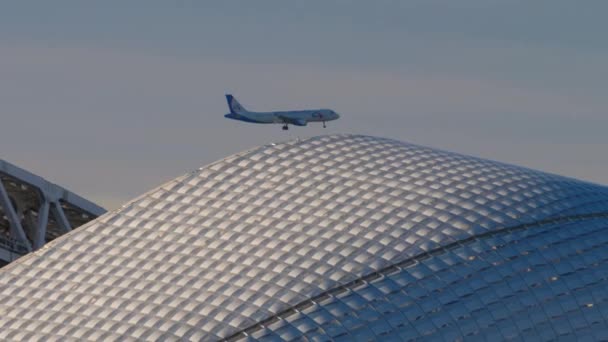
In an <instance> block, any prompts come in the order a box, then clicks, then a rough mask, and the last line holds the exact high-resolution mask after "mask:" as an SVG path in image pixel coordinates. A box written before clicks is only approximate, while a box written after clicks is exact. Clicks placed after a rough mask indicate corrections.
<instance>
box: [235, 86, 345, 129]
mask: <svg viewBox="0 0 608 342" xmlns="http://www.w3.org/2000/svg"><path fill="white" fill-rule="evenodd" d="M226 100H227V101H228V109H230V113H228V114H226V115H224V116H225V117H226V118H229V119H233V120H240V121H245V122H252V123H261V124H273V123H278V124H283V125H284V129H286V128H287V125H296V126H306V124H308V123H309V122H323V125H324V126H325V122H326V121H332V120H336V119H338V118H339V117H340V115H338V113H336V112H334V111H333V110H331V109H312V110H290V111H280V112H252V111H248V110H246V109H245V108H244V107H243V106H242V105H241V104H240V103H238V101H237V100H236V99H235V98H234V97H233V96H232V95H230V94H227V95H226Z"/></svg>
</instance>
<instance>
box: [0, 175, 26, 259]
mask: <svg viewBox="0 0 608 342" xmlns="http://www.w3.org/2000/svg"><path fill="white" fill-rule="evenodd" d="M0 205H2V209H3V210H4V214H5V215H6V217H7V218H8V221H9V223H10V225H11V235H12V237H14V238H16V239H18V240H19V242H21V243H22V244H23V245H24V246H25V248H26V249H27V250H28V252H31V251H32V245H31V244H30V242H29V240H28V239H27V235H26V234H25V231H24V230H23V226H22V225H21V220H19V216H18V215H17V212H16V211H15V208H13V204H12V203H11V199H10V198H9V197H8V193H7V192H6V188H5V187H4V184H3V183H2V180H0Z"/></svg>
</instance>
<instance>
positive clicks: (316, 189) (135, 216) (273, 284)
mask: <svg viewBox="0 0 608 342" xmlns="http://www.w3.org/2000/svg"><path fill="white" fill-rule="evenodd" d="M606 213H608V189H607V188H605V187H602V186H599V185H595V184H590V183H586V182H581V181H576V180H573V179H569V178H565V177H560V176H556V175H550V174H546V173H542V172H538V171H533V170H529V169H525V168H521V167H516V166H512V165H506V164H502V163H498V162H494V161H487V160H483V159H478V158H473V157H469V156H463V155H459V154H455V153H450V152H444V151H439V150H435V149H432V148H426V147H421V146H416V145H411V144H407V143H402V142H398V141H394V140H388V139H382V138H374V137H368V136H357V135H333V136H321V137H315V138H311V139H307V140H303V141H291V142H286V143H280V144H270V145H266V146H262V147H259V148H255V149H252V150H249V151H246V152H243V153H240V154H237V155H234V156H230V157H228V158H226V159H223V160H220V161H218V162H216V163H213V164H211V165H208V166H206V167H203V168H201V169H199V170H197V171H195V172H192V173H189V174H187V175H185V176H182V177H179V178H177V179H175V180H174V181H171V182H169V183H167V184H165V185H163V186H161V187H159V188H158V189H155V190H153V191H151V192H149V193H147V194H145V195H143V196H141V197H140V198H138V199H136V200H134V201H132V202H130V203H129V204H128V205H126V206H124V207H123V208H122V209H120V210H118V211H115V212H112V213H109V214H106V215H104V216H102V217H100V218H99V219H97V220H95V221H92V222H91V223H89V224H87V225H85V226H83V227H81V228H79V229H78V230H75V231H73V232H72V233H70V234H68V235H66V236H63V237H61V238H59V239H57V240H56V241H54V242H52V243H50V244H48V245H47V246H45V247H44V248H43V249H41V250H40V251H37V252H35V253H33V254H30V255H28V256H26V257H23V258H21V259H19V260H18V261H16V262H14V263H13V264H11V265H9V266H7V267H5V268H4V269H1V270H0V312H1V313H2V314H1V315H0V339H10V340H33V339H42V340H47V339H49V338H56V339H61V340H65V339H69V338H74V339H89V340H107V339H121V340H124V339H128V338H133V339H149V340H150V339H191V340H201V339H203V340H210V339H211V340H213V339H221V338H227V337H229V336H234V337H240V336H245V335H243V334H242V332H243V331H244V330H245V329H248V328H249V329H250V331H255V332H256V333H258V334H260V333H261V332H263V331H262V330H261V329H262V328H266V329H267V330H268V329H270V328H268V324H270V323H269V322H271V321H272V318H276V317H279V316H280V317H291V318H289V319H294V317H295V316H293V315H291V314H290V315H291V316H290V315H287V313H289V310H290V308H294V307H298V305H300V306H301V305H303V303H312V304H311V305H313V304H314V305H319V303H318V302H319V301H320V299H324V298H325V297H323V296H324V295H326V294H327V295H328V296H329V295H330V294H332V293H333V292H332V291H336V289H340V288H341V287H344V286H346V287H348V291H352V289H351V287H353V286H358V285H360V284H361V283H362V281H363V280H365V281H364V282H363V283H366V284H367V283H369V282H371V281H372V280H373V279H376V278H378V277H386V275H384V273H386V271H387V270H390V271H391V272H394V271H395V270H396V268H395V267H398V268H399V269H402V268H404V267H406V266H407V265H408V264H407V263H408V262H410V261H412V260H413V261H412V262H414V261H415V260H418V259H417V258H420V257H422V256H425V257H428V255H431V254H432V253H434V252H435V251H438V250H443V248H448V247H449V248H460V247H462V243H465V242H467V241H468V242H471V241H472V240H474V239H475V237H487V236H493V235H492V234H494V233H501V232H506V231H511V230H513V229H515V228H517V229H519V228H521V227H526V225H529V226H539V225H542V226H543V227H548V225H556V224H558V223H560V222H566V221H568V220H569V221H568V222H570V221H572V220H578V219H580V220H584V219H595V220H600V221H601V220H603V221H602V222H604V226H608V223H607V222H606V219H605V218H603V219H602V217H604V216H605V215H606ZM429 253H431V254H429ZM467 255H471V256H473V257H474V255H475V254H474V253H473V254H471V253H469V254H467ZM416 262H418V261H415V262H414V263H416ZM417 267H419V266H417ZM479 267H481V266H479ZM393 268H395V269H393ZM383 272H384V273H383ZM389 273H390V272H389ZM370 277H371V278H370ZM346 287H344V289H346ZM345 291H346V290H345ZM330 297H331V296H330ZM315 298H316V299H315ZM362 298H365V297H362ZM312 299H315V300H314V303H313V302H311V300H312ZM325 299H326V298H325ZM353 312H354V311H353ZM289 319H288V318H285V322H287V321H288V320H289ZM333 319H335V317H334V318H333ZM262 322H266V323H268V324H266V323H264V324H260V323H262ZM285 322H283V323H285ZM319 324H320V323H319ZM291 326H292V327H293V325H291ZM294 329H295V328H294ZM298 329H299V328H297V329H296V330H295V332H290V334H292V335H289V336H292V337H294V338H295V337H297V336H300V335H298V331H299V333H300V334H301V333H302V331H301V329H300V330H298ZM310 329H312V328H310ZM266 333H268V331H266ZM461 334H463V333H462V332H461ZM330 335H331V334H329V333H328V334H327V336H329V337H331V336H330ZM260 336H262V335H260ZM265 336H266V335H265ZM267 336H271V337H273V338H276V337H281V338H286V337H285V336H288V335H280V334H279V335H272V334H270V335H267ZM346 336H349V335H348V334H347V335H346Z"/></svg>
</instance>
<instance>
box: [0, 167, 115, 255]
mask: <svg viewBox="0 0 608 342" xmlns="http://www.w3.org/2000/svg"><path fill="white" fill-rule="evenodd" d="M103 213H105V209H103V208H101V207H100V206H98V205H96V204H94V203H92V202H90V201H88V200H86V199H84V198H82V197H80V196H78V195H76V194H74V193H72V192H70V191H68V190H66V189H64V188H63V187H61V186H59V185H56V184H53V183H51V182H48V181H46V180H45V179H43V178H42V177H39V176H37V175H34V174H32V173H30V172H28V171H26V170H24V169H22V168H19V167H17V166H15V165H13V164H11V163H9V162H6V161H4V160H0V265H5V264H7V263H10V262H11V261H13V260H15V259H17V258H19V257H20V256H22V255H24V254H27V253H29V252H31V251H35V250H37V249H39V248H40V247H42V246H44V244H46V243H47V242H49V241H52V240H54V239H55V238H57V237H59V236H61V235H63V234H65V233H67V232H69V231H71V230H72V229H74V228H76V227H79V226H81V225H82V224H85V223H87V222H89V221H91V220H93V219H95V218H97V217H98V216H100V215H102V214H103Z"/></svg>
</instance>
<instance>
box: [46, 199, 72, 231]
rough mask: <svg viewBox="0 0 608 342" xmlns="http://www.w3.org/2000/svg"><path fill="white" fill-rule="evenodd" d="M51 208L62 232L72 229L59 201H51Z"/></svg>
mask: <svg viewBox="0 0 608 342" xmlns="http://www.w3.org/2000/svg"><path fill="white" fill-rule="evenodd" d="M51 210H52V211H53V217H54V218H55V220H57V223H58V224H59V226H60V227H61V229H63V232H64V233H68V232H70V231H71V230H72V226H71V225H70V221H68V219H67V218H66V217H65V213H64V212H63V209H62V208H61V203H59V202H57V201H56V202H53V203H52V205H51Z"/></svg>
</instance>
